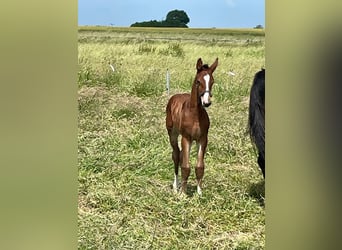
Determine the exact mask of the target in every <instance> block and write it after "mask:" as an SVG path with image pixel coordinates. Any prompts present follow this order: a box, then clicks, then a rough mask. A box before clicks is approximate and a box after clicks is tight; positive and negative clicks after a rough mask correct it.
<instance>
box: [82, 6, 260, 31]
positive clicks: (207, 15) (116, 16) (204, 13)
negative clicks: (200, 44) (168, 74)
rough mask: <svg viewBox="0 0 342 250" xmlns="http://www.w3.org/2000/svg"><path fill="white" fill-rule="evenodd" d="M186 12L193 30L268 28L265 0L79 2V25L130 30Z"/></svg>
mask: <svg viewBox="0 0 342 250" xmlns="http://www.w3.org/2000/svg"><path fill="white" fill-rule="evenodd" d="M175 9H177V10H184V11H185V12H186V13H187V15H188V17H189V18H190V22H189V23H188V26H189V27H190V28H213V27H216V28H253V27H255V26H257V25H259V24H260V25H262V26H263V27H265V0H78V25H81V26H83V25H101V26H118V27H129V26H130V25H131V24H133V23H135V22H143V21H150V20H157V21H161V20H165V19H166V15H167V13H168V12H169V11H171V10H175Z"/></svg>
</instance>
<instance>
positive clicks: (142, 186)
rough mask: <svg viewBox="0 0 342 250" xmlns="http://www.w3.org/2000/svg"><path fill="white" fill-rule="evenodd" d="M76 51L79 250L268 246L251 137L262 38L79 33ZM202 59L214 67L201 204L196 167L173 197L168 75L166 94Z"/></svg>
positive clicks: (185, 83) (258, 33) (187, 83)
mask: <svg viewBox="0 0 342 250" xmlns="http://www.w3.org/2000/svg"><path fill="white" fill-rule="evenodd" d="M78 48H79V55H78V62H79V72H78V86H79V90H78V103H79V133H78V143H79V144H78V145H79V146H78V157H79V159H78V168H79V177H78V179H79V206H78V226H79V230H78V248H79V249H264V247H265V207H264V181H263V179H262V174H261V172H260V170H259V168H258V166H257V163H256V154H255V151H254V149H253V147H252V145H251V143H250V140H249V137H248V136H247V134H246V126H247V114H248V96H249V90H250V86H251V83H252V79H253V76H254V74H255V73H256V72H257V71H258V70H259V69H261V68H262V67H264V66H265V37H264V31H263V30H253V29H251V30H228V29H227V30H225V29H147V28H134V29H133V28H109V27H80V28H79V46H78ZM199 57H201V58H202V59H203V61H204V62H205V63H208V64H211V63H213V62H214V60H215V58H216V57H218V58H219V66H218V67H217V69H216V71H215V73H214V77H215V84H214V86H213V99H212V101H213V104H212V105H211V106H210V108H208V109H207V111H208V114H209V117H210V120H211V127H210V130H209V143H208V149H207V154H206V157H205V163H206V170H205V174H204V183H203V195H202V196H200V197H199V196H198V195H197V194H196V181H195V177H194V172H195V171H194V169H192V172H191V174H190V177H189V182H188V184H189V187H188V194H187V196H186V197H182V196H178V195H176V194H174V193H173V192H172V189H171V184H172V181H173V163H172V159H171V147H170V145H169V142H168V136H167V131H166V129H165V107H166V103H167V100H168V95H167V93H166V87H165V82H166V71H167V70H168V71H169V73H170V95H172V94H175V93H179V92H190V88H191V84H192V81H193V77H194V76H195V65H196V61H197V59H198V58H199ZM110 65H112V66H113V68H114V71H113V70H112V68H111V66H110ZM232 73H233V74H232ZM193 149H195V146H194V147H193ZM191 156H192V157H191V165H192V166H194V164H195V156H196V153H195V152H194V150H193V151H192V154H191Z"/></svg>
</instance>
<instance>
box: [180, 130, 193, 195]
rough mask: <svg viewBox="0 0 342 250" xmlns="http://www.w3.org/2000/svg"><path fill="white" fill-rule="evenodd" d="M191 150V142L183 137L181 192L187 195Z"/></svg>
mask: <svg viewBox="0 0 342 250" xmlns="http://www.w3.org/2000/svg"><path fill="white" fill-rule="evenodd" d="M190 148H191V140H190V139H189V138H186V137H184V136H182V152H181V155H182V157H181V161H182V166H181V169H182V186H181V192H182V193H186V186H187V182H188V178H189V175H190V162H189V159H190Z"/></svg>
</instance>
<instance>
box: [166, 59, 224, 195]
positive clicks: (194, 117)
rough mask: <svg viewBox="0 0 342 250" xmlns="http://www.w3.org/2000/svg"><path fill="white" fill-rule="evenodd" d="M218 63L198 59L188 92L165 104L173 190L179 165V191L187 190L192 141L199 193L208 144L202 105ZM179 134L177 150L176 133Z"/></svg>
mask: <svg viewBox="0 0 342 250" xmlns="http://www.w3.org/2000/svg"><path fill="white" fill-rule="evenodd" d="M217 64H218V58H216V60H215V62H214V63H213V64H212V65H211V66H210V67H209V66H208V65H207V64H203V62H202V59H201V58H199V59H198V60H197V65H196V70H197V72H196V76H195V79H194V82H193V84H192V89H191V94H176V95H174V96H172V97H171V98H170V100H169V102H168V104H167V107H166V129H167V132H168V134H169V139H170V144H171V146H172V150H173V152H172V160H173V163H174V168H175V177H174V182H173V190H174V191H175V192H177V191H178V185H179V183H178V169H179V165H180V166H181V175H182V183H181V192H183V193H186V186H187V181H188V177H189V175H190V162H189V155H190V149H191V144H192V142H193V141H194V140H195V141H196V142H197V145H198V153H197V165H196V168H195V173H196V179H197V193H198V194H201V193H202V178H203V175H204V154H205V151H206V148H207V143H208V130H209V126H210V121H209V117H208V114H207V112H206V110H205V107H209V106H210V104H211V101H210V97H211V96H212V95H211V88H212V86H213V83H214V77H213V72H214V71H215V69H216V67H217ZM179 135H181V136H182V140H181V146H182V150H181V151H180V149H179V147H178V136H179Z"/></svg>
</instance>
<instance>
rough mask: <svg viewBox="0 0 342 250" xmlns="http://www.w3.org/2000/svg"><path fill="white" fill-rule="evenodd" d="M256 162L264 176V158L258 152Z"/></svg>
mask: <svg viewBox="0 0 342 250" xmlns="http://www.w3.org/2000/svg"><path fill="white" fill-rule="evenodd" d="M258 164H259V167H260V169H261V172H262V175H263V176H264V178H265V158H264V156H263V155H262V154H260V153H259V155H258Z"/></svg>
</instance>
